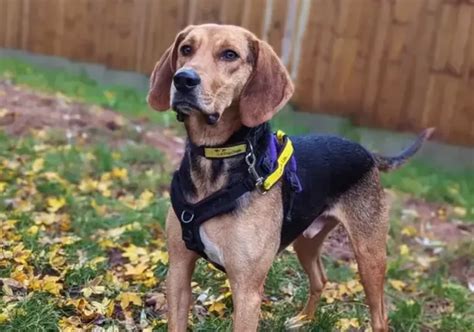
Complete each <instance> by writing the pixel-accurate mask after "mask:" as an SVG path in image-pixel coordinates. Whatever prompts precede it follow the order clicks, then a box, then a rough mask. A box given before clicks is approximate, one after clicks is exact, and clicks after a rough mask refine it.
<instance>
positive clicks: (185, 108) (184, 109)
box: [171, 101, 220, 125]
mask: <svg viewBox="0 0 474 332" xmlns="http://www.w3.org/2000/svg"><path fill="white" fill-rule="evenodd" d="M171 108H172V109H173V110H174V111H175V112H176V113H177V116H178V120H180V121H183V120H184V118H185V117H186V116H189V115H190V114H191V112H193V111H197V112H199V113H200V114H202V116H204V117H205V119H206V123H207V124H208V125H215V124H216V123H217V122H218V121H219V119H220V115H219V113H213V114H208V113H206V112H205V111H204V110H203V109H202V108H201V107H199V106H198V105H196V104H195V103H191V102H189V101H176V102H173V104H172V105H171Z"/></svg>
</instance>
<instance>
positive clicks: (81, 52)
mask: <svg viewBox="0 0 474 332" xmlns="http://www.w3.org/2000/svg"><path fill="white" fill-rule="evenodd" d="M308 7H309V9H308ZM290 8H291V9H292V10H293V13H295V14H294V15H289V9H290ZM303 8H306V9H305V10H303ZM308 10H309V12H308ZM303 11H306V12H303ZM306 14H307V15H306ZM295 15H296V16H295ZM289 17H293V18H294V19H293V20H291V21H290V22H287V20H288V18H289ZM206 22H213V23H226V24H235V25H241V26H244V27H246V28H248V29H250V30H251V31H253V32H254V33H256V34H257V35H258V36H260V37H261V38H264V39H265V40H267V41H268V42H269V43H270V44H271V45H272V46H273V47H274V49H275V51H276V52H277V54H279V55H281V54H283V53H284V54H285V63H287V64H288V65H289V66H291V71H292V76H293V77H294V78H295V86H296V90H295V94H294V96H293V100H292V101H293V103H295V104H296V105H297V106H298V107H299V108H301V109H303V110H305V111H310V112H323V113H329V114H336V115H343V116H349V117H351V119H352V120H354V121H355V122H356V123H358V124H364V125H369V126H376V127H384V128H391V129H396V130H404V131H418V130H420V129H422V128H424V127H427V126H435V127H438V131H437V135H438V138H441V139H443V140H445V141H446V142H450V143H458V144H466V145H474V93H473V91H474V1H472V0H74V1H72V0H71V1H69V0H0V47H7V48H19V49H24V50H28V51H32V52H35V53H40V54H47V55H58V56H63V57H67V58H70V59H73V60H79V61H87V62H96V63H101V64H105V65H107V66H108V67H111V68H117V69H124V70H134V71H138V72H142V73H150V72H151V70H152V68H153V66H154V64H155V62H156V61H157V60H158V59H159V58H160V56H161V55H162V54H163V52H164V51H165V50H166V49H167V48H168V47H169V45H171V43H172V42H173V40H174V37H175V36H176V33H177V32H178V31H180V30H181V29H183V28H184V27H185V26H186V25H188V24H200V23H206ZM285 34H286V38H285V46H284V47H285V51H283V49H282V47H283V45H282V41H283V39H284V37H285ZM298 36H301V39H300V38H297V37H298ZM297 39H298V41H297Z"/></svg>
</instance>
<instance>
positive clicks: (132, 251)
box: [122, 244, 148, 263]
mask: <svg viewBox="0 0 474 332" xmlns="http://www.w3.org/2000/svg"><path fill="white" fill-rule="evenodd" d="M147 254H148V252H147V251H146V249H145V248H142V247H137V246H135V245H133V244H131V245H130V246H128V247H127V248H125V250H124V253H123V255H122V256H123V257H127V258H128V259H129V260H130V262H131V263H138V261H139V257H141V256H146V255H147Z"/></svg>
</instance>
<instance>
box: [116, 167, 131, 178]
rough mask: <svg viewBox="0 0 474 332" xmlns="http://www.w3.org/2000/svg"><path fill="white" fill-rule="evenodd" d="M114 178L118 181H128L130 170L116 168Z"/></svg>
mask: <svg viewBox="0 0 474 332" xmlns="http://www.w3.org/2000/svg"><path fill="white" fill-rule="evenodd" d="M112 177H114V178H116V179H121V180H126V179H127V178H128V170H127V169H126V168H118V167H114V168H113V169H112Z"/></svg>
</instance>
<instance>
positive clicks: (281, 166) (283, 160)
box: [262, 130, 294, 191]
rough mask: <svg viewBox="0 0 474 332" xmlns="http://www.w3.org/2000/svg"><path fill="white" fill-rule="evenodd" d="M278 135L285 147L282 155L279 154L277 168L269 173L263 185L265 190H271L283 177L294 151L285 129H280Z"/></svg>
mask: <svg viewBox="0 0 474 332" xmlns="http://www.w3.org/2000/svg"><path fill="white" fill-rule="evenodd" d="M276 135H277V139H278V141H279V143H280V144H283V148H282V150H281V152H280V155H279V156H278V159H277V166H276V168H275V170H274V171H273V172H272V173H270V175H268V176H267V178H266V179H265V180H264V181H263V184H262V187H263V189H264V190H265V191H267V190H270V188H271V187H273V186H274V185H275V183H277V182H278V181H279V180H280V179H281V177H282V176H283V173H284V172H285V167H286V164H288V161H290V159H291V156H292V155H293V151H294V150H293V144H292V143H291V140H290V139H289V138H288V136H286V134H285V133H284V132H283V131H281V130H278V131H277V133H276Z"/></svg>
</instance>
